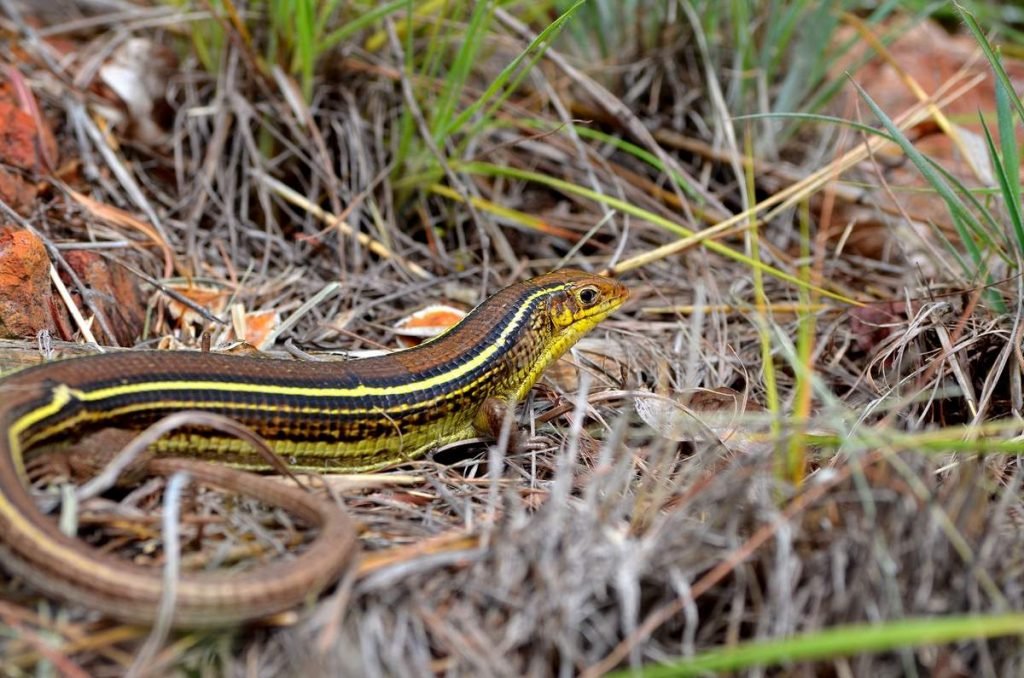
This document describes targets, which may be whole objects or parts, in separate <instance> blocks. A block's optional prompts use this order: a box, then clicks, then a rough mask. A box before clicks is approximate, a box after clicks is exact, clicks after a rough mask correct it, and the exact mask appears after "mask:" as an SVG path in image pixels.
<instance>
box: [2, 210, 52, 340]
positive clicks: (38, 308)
mask: <svg viewBox="0 0 1024 678" xmlns="http://www.w3.org/2000/svg"><path fill="white" fill-rule="evenodd" d="M56 306H58V305H56V304H54V303H53V291H52V289H51V286H50V258H49V257H48V256H47V254H46V248H45V247H44V246H43V243H42V241H40V240H39V238H37V237H36V236H34V235H33V234H32V233H29V232H28V231H25V230H17V229H16V230H0V337H3V338H5V339H12V338H33V339H34V338H35V336H36V334H37V333H38V332H39V331H40V330H48V331H50V332H54V331H55V330H56V324H55V323H54V319H53V308H55V307H56Z"/></svg>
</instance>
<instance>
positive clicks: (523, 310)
mask: <svg viewBox="0 0 1024 678" xmlns="http://www.w3.org/2000/svg"><path fill="white" fill-rule="evenodd" d="M566 287H567V285H557V286H553V287H546V288H544V289H542V290H539V291H536V292H534V293H533V294H531V295H530V296H529V297H527V298H526V300H525V301H524V302H523V304H522V306H520V308H519V309H518V311H517V312H516V315H515V317H513V318H512V321H511V322H509V323H508V324H507V325H506V326H505V328H504V329H503V330H502V332H501V334H500V335H498V338H497V340H496V341H495V342H494V343H492V344H489V345H488V346H487V347H486V348H484V350H482V351H481V352H480V353H479V355H477V356H475V357H474V358H472V359H471V360H469V361H467V362H465V363H464V364H462V365H459V366H458V367H456V368H455V369H452V370H449V371H448V372H445V373H443V374H438V375H435V376H432V377H428V378H426V379H421V380H419V381H411V382H409V383H406V384H398V385H393V386H366V385H364V384H360V385H359V386H356V387H355V388H310V387H308V386H275V385H272V384H252V383H246V382H227V381H190V380H169V381H148V382H142V383H134V384H124V385H120V386H108V387H106V388H101V389H96V390H95V391H87V392H79V393H80V395H78V396H77V397H78V398H79V399H80V400H82V401H84V402H95V401H97V400H104V399H106V398H113V397H117V396H121V395H130V394H134V393H145V392H147V391H152V390H153V389H154V388H158V389H161V390H165V391H166V390H189V389H191V390H199V391H203V390H205V391H221V392H226V393H252V392H253V391H256V392H260V393H266V394H269V395H280V396H306V397H322V398H364V397H371V396H387V395H405V394H408V393H416V392H417V391H425V390H428V389H431V388H435V387H439V386H443V385H445V384H447V383H448V382H450V381H455V380H456V379H458V378H459V377H461V376H463V375H464V374H466V373H467V372H472V371H474V370H476V369H477V368H480V367H482V366H484V365H486V364H488V363H490V362H491V360H492V357H493V356H494V354H496V353H498V352H499V351H501V350H504V348H505V345H506V343H507V342H508V339H509V337H511V336H512V335H513V334H514V333H515V331H516V330H517V329H519V327H520V326H521V325H522V323H523V322H524V320H526V316H527V312H528V311H529V308H530V304H532V303H533V302H534V301H535V300H536V299H538V298H539V297H542V296H545V295H547V294H550V293H551V292H552V291H553V290H561V289H565V288H566ZM417 404H418V403H417ZM360 411H365V410H353V412H360Z"/></svg>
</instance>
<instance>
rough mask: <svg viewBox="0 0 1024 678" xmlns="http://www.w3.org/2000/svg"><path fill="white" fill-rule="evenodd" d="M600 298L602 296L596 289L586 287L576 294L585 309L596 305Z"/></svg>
mask: <svg viewBox="0 0 1024 678" xmlns="http://www.w3.org/2000/svg"><path fill="white" fill-rule="evenodd" d="M600 296H601V294H600V292H598V291H597V288H596V287H584V288H583V289H581V290H580V291H579V292H577V293H576V298H577V299H579V300H580V304H581V305H582V306H584V307H586V306H593V305H594V304H596V303H597V299H598V297H600Z"/></svg>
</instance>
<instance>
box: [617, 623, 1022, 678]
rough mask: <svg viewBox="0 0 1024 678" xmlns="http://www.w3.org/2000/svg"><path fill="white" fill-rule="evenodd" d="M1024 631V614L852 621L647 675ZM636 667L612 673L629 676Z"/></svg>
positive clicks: (722, 651)
mask: <svg viewBox="0 0 1024 678" xmlns="http://www.w3.org/2000/svg"><path fill="white" fill-rule="evenodd" d="M1022 635H1024V614H1003V615H992V616H976V615H967V616H958V617H936V618H932V619H903V620H896V621H890V622H885V623H882V624H851V625H848V626H837V627H834V628H831V629H825V630H823V631H815V632H811V633H803V634H800V635H797V636H794V637H792V638H785V639H782V640H764V641H755V642H749V643H742V644H739V645H736V646H734V647H730V648H723V649H720V650H711V651H709V652H703V653H701V654H698V655H696V656H694V657H692V658H690V659H685V660H683V661H680V662H677V663H674V664H669V665H665V666H647V667H644V668H643V670H642V673H641V675H643V676H644V678H663V677H666V678H667V677H668V676H697V675H707V674H708V673H713V672H725V671H742V670H744V669H751V668H754V667H769V666H783V665H789V664H792V663H794V662H806V661H815V660H824V659H831V658H834V657H849V656H852V655H856V654H861V653H864V652H885V651H890V650H896V649H898V648H904V647H923V646H928V645H944V644H946V643H954V642H957V641H963V640H971V639H977V638H995V637H999V636H1022ZM632 675H634V674H633V673H632V672H630V671H622V672H619V673H613V674H610V676H614V678H628V677H629V676H632Z"/></svg>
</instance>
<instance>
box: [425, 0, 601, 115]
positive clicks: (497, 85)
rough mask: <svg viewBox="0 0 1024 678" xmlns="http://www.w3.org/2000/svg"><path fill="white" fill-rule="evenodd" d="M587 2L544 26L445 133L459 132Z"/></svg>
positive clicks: (575, 5)
mask: <svg viewBox="0 0 1024 678" xmlns="http://www.w3.org/2000/svg"><path fill="white" fill-rule="evenodd" d="M586 2H587V0H577V2H575V3H574V4H573V5H572V6H571V7H569V9H567V10H565V12H563V13H562V15H561V16H559V17H558V18H557V19H555V20H554V21H552V22H551V23H550V24H548V26H547V27H545V28H544V30H542V31H541V32H540V33H538V34H537V37H536V38H534V39H533V40H532V41H531V42H530V44H529V45H527V46H526V49H524V50H523V51H522V52H520V53H519V54H518V55H516V57H515V58H514V59H513V60H512V61H511V62H510V63H509V64H508V66H505V68H503V69H502V70H501V73H499V74H498V77H496V78H495V79H494V82H492V83H491V84H490V85H489V86H488V87H487V89H486V90H484V93H483V94H482V95H480V98H479V99H477V100H476V101H474V102H473V103H472V104H470V105H469V106H467V107H466V109H465V110H464V111H462V113H460V114H459V115H458V116H457V117H456V118H455V119H454V120H452V122H451V125H450V126H449V127H448V128H447V129H446V130H445V133H446V134H454V133H456V132H458V131H459V129H461V128H462V126H463V125H465V124H466V121H467V120H469V119H470V118H471V117H472V116H474V115H475V114H476V112H477V111H478V110H480V108H481V107H483V106H484V104H486V103H487V102H488V101H490V100H491V98H493V97H494V96H495V95H497V94H498V92H500V91H501V89H502V88H503V87H504V86H505V84H506V83H507V82H508V81H509V80H510V79H511V78H512V75H513V74H514V73H515V72H516V71H517V69H518V68H519V65H520V64H521V63H522V62H523V61H524V60H525V59H526V57H527V55H529V54H530V53H532V52H533V51H534V50H536V49H539V48H541V47H542V46H543V45H546V44H550V43H551V41H552V40H553V39H554V38H555V36H557V35H558V33H559V32H560V31H561V30H562V28H563V27H564V26H565V24H566V22H568V21H569V19H571V18H572V16H573V15H574V14H576V12H577V11H578V10H579V8H580V7H582V6H583V5H584V4H585V3H586Z"/></svg>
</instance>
